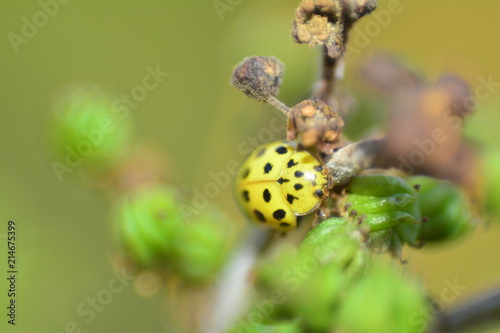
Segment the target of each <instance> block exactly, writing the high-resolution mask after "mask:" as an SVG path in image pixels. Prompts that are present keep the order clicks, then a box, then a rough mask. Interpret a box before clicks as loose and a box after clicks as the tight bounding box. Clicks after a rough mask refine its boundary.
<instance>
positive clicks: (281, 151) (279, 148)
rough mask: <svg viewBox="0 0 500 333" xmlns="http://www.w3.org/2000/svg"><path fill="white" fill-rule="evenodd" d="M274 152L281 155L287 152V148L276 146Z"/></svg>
mask: <svg viewBox="0 0 500 333" xmlns="http://www.w3.org/2000/svg"><path fill="white" fill-rule="evenodd" d="M276 152H277V153H278V154H280V155H283V154H286V153H287V152H288V149H286V147H283V146H279V147H278V148H276Z"/></svg>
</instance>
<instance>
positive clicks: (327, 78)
mask: <svg viewBox="0 0 500 333" xmlns="http://www.w3.org/2000/svg"><path fill="white" fill-rule="evenodd" d="M322 50H323V65H322V71H321V77H320V80H319V82H318V85H317V88H316V92H315V94H314V95H315V96H316V97H318V98H319V99H321V100H322V101H324V102H325V103H326V104H328V105H330V106H332V105H331V104H332V103H331V100H332V98H333V91H334V86H335V68H336V67H337V64H338V61H337V60H338V59H335V58H332V57H330V56H329V55H328V48H327V47H326V45H324V46H323V48H322Z"/></svg>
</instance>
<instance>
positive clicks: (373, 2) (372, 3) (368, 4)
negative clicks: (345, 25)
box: [343, 0, 377, 21]
mask: <svg viewBox="0 0 500 333" xmlns="http://www.w3.org/2000/svg"><path fill="white" fill-rule="evenodd" d="M343 3H344V7H345V13H346V15H347V17H348V18H349V19H350V21H356V20H358V19H360V18H361V17H363V16H365V15H367V14H370V13H371V12H373V11H374V10H375V8H377V0H344V1H343Z"/></svg>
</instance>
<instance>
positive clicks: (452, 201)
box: [408, 176, 474, 242]
mask: <svg viewBox="0 0 500 333" xmlns="http://www.w3.org/2000/svg"><path fill="white" fill-rule="evenodd" d="M408 182H409V183H410V184H413V185H415V186H418V187H419V191H418V197H419V199H420V209H421V212H422V216H426V217H428V221H427V222H426V223H424V224H423V225H422V228H421V229H420V234H419V239H420V240H422V241H424V242H442V241H446V240H450V239H454V238H457V237H460V236H462V235H464V234H466V233H468V232H469V231H471V230H472V228H473V225H474V224H473V222H472V221H473V218H472V214H471V207H470V203H469V200H468V199H467V197H466V196H465V194H464V193H463V192H462V191H461V190H460V189H459V188H458V187H457V186H455V185H454V184H453V183H451V182H449V181H444V180H439V179H435V178H430V177H425V176H419V177H411V178H409V179H408Z"/></svg>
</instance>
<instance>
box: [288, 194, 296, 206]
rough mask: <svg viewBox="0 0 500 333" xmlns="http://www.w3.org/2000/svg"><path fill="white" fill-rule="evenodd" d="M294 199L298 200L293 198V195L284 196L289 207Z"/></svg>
mask: <svg viewBox="0 0 500 333" xmlns="http://www.w3.org/2000/svg"><path fill="white" fill-rule="evenodd" d="M295 199H298V198H297V197H294V196H293V195H291V194H287V195H286V201H288V203H289V204H290V205H293V200H295Z"/></svg>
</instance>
